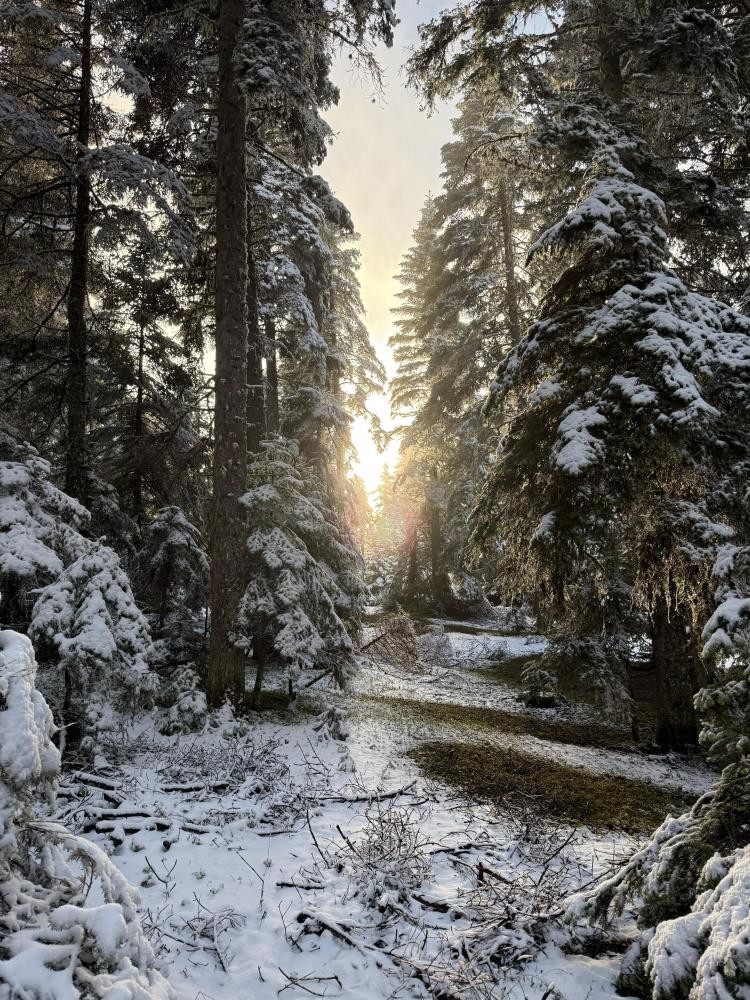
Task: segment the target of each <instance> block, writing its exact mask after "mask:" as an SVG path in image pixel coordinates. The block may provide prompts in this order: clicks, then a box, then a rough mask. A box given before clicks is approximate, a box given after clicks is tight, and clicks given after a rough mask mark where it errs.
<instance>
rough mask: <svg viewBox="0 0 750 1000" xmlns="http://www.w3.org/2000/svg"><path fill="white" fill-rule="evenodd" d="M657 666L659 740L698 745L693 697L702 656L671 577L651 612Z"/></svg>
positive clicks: (666, 743) (670, 744)
mask: <svg viewBox="0 0 750 1000" xmlns="http://www.w3.org/2000/svg"><path fill="white" fill-rule="evenodd" d="M651 624H652V644H653V654H652V655H653V663H654V668H655V670H656V695H657V721H656V741H657V743H658V744H659V745H660V746H662V747H664V748H665V749H678V748H680V747H686V746H695V745H696V744H697V742H698V721H697V717H696V713H695V707H694V705H693V697H694V695H695V694H696V692H697V690H698V688H699V687H700V680H699V678H700V658H699V656H698V653H697V650H696V649H695V646H694V644H693V643H692V642H691V640H690V638H689V632H688V628H687V621H686V619H685V616H684V615H683V614H682V613H681V612H680V610H679V607H678V606H677V601H676V596H675V587H674V584H673V583H672V582H671V581H670V583H669V586H668V593H667V594H658V595H657V596H656V598H655V600H654V606H653V610H652V614H651Z"/></svg>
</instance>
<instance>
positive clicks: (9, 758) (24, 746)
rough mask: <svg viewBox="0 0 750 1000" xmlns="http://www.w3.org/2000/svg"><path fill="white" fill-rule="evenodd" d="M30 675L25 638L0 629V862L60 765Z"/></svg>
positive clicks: (48, 717)
mask: <svg viewBox="0 0 750 1000" xmlns="http://www.w3.org/2000/svg"><path fill="white" fill-rule="evenodd" d="M35 677H36V662H35V660H34V652H33V650H32V648H31V643H30V642H29V640H28V639H27V638H25V637H24V636H22V635H19V633H18V632H12V631H4V632H0V863H1V861H7V858H9V857H10V856H11V854H12V853H13V852H14V851H16V850H17V849H18V844H17V842H16V837H17V833H18V826H19V824H23V823H25V822H26V821H28V819H29V818H30V816H32V815H33V811H34V807H35V806H36V805H37V803H38V802H39V801H40V800H46V801H49V800H51V798H52V795H53V792H54V782H55V778H56V775H57V771H58V768H59V766H60V755H59V753H58V751H57V749H56V748H55V746H54V745H53V743H52V733H53V732H54V728H55V726H54V722H53V721H52V713H51V712H50V710H49V708H48V707H47V703H46V702H45V700H44V698H42V696H41V694H39V692H38V691H37V690H36V688H35V687H34V680H35ZM5 874H6V873H4V875H5Z"/></svg>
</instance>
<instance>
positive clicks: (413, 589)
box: [406, 528, 419, 601]
mask: <svg viewBox="0 0 750 1000" xmlns="http://www.w3.org/2000/svg"><path fill="white" fill-rule="evenodd" d="M418 545H419V532H418V530H417V529H416V528H415V529H414V532H413V535H412V538H411V540H410V543H409V563H408V566H407V570H406V596H407V599H408V600H410V601H413V600H414V599H415V597H416V593H417V577H418V563H417V556H418Z"/></svg>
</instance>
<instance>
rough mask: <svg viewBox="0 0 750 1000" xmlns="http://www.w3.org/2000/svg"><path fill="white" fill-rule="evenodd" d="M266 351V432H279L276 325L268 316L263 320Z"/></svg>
mask: <svg viewBox="0 0 750 1000" xmlns="http://www.w3.org/2000/svg"><path fill="white" fill-rule="evenodd" d="M264 329H265V335H266V336H265V340H266V343H265V352H266V418H267V423H268V433H269V434H278V432H279V367H278V361H277V358H276V327H275V325H274V322H273V320H272V319H270V318H269V317H268V316H267V317H266V318H265V320H264Z"/></svg>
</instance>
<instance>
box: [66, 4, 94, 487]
mask: <svg viewBox="0 0 750 1000" xmlns="http://www.w3.org/2000/svg"><path fill="white" fill-rule="evenodd" d="M92 2H93V0H84V4H83V16H82V22H81V80H80V86H79V91H78V127H77V131H76V142H77V146H78V151H77V162H76V166H77V168H78V169H77V172H76V177H75V215H74V217H73V248H72V256H71V268H70V288H69V290H68V302H67V314H68V317H67V318H68V371H67V381H66V386H65V402H66V409H67V444H66V452H65V490H66V492H67V493H69V494H70V495H71V496H74V497H76V499H78V500H80V501H81V503H83V504H85V503H86V501H87V485H88V484H87V468H86V465H87V463H86V425H87V408H88V400H87V369H88V334H87V330H86V295H87V292H88V267H89V225H90V221H91V183H90V181H89V178H88V175H87V174H85V173H83V171H82V170H81V169H80V164H81V159H82V157H83V156H84V155H85V153H86V152H87V149H88V144H89V139H90V132H91V4H92Z"/></svg>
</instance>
